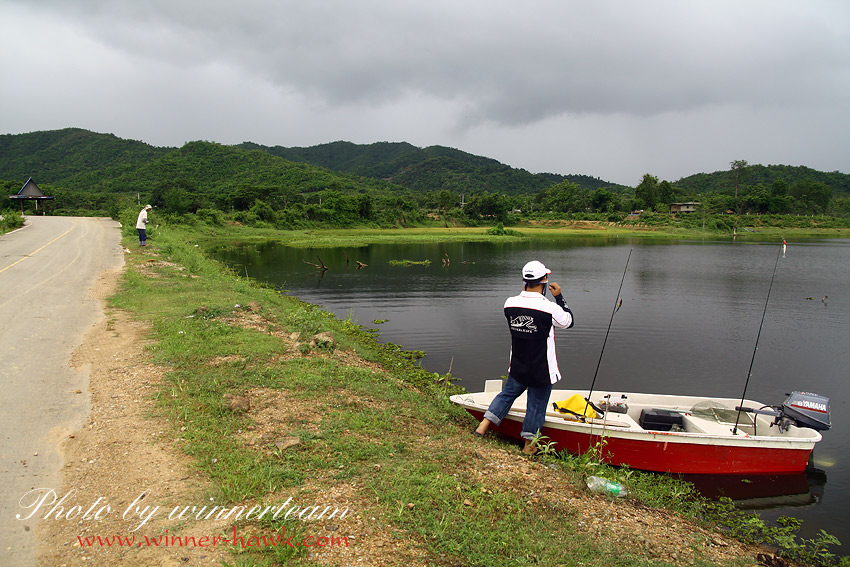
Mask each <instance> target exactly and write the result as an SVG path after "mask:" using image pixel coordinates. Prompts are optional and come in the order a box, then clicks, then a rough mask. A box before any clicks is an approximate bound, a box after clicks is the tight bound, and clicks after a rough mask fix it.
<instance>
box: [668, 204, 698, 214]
mask: <svg viewBox="0 0 850 567" xmlns="http://www.w3.org/2000/svg"><path fill="white" fill-rule="evenodd" d="M698 206H699V203H670V214H676V213H695V212H696V210H697V207H698Z"/></svg>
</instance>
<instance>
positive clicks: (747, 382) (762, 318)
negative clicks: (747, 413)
mask: <svg viewBox="0 0 850 567" xmlns="http://www.w3.org/2000/svg"><path fill="white" fill-rule="evenodd" d="M784 250H785V241H784V240H783V241H782V246H780V247H779V252H777V253H776V263H775V264H773V275H772V276H770V285H769V286H768V287H767V297H766V298H765V300H764V311H762V314H761V323H760V324H759V332H758V334H757V335H756V346H755V347H754V348H753V357H752V358H751V359H750V369H749V370H747V381H746V382H744V392H743V393H742V394H741V405H739V406H738V415H737V416H736V417H735V427H733V428H732V435H737V433H738V422H739V421H740V419H741V411H742V408H743V406H744V398H746V397H747V387H748V386H749V385H750V376H752V374H753V363H754V362H755V360H756V351H757V350H758V348H759V339H760V338H761V329H762V327H764V316H765V315H766V314H767V302H768V301H770V290H771V289H773V279H774V278H775V277H776V266H778V265H779V256H780V255H781V254H782V252H783V251H784Z"/></svg>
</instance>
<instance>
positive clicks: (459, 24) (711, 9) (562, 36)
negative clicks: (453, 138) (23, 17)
mask: <svg viewBox="0 0 850 567" xmlns="http://www.w3.org/2000/svg"><path fill="white" fill-rule="evenodd" d="M37 6H38V7H39V8H40V9H43V10H45V9H47V8H48V7H49V6H50V7H51V10H54V11H56V12H58V13H61V14H62V17H63V18H67V19H68V20H70V21H73V22H75V23H76V24H77V25H79V26H81V27H83V28H84V29H85V30H86V31H87V33H89V34H91V35H92V36H94V37H96V38H97V39H98V40H99V41H102V42H104V43H105V44H107V45H109V46H111V47H113V48H117V49H121V50H124V51H126V52H127V53H129V54H132V55H134V56H143V57H146V58H151V59H154V60H157V61H160V62H162V63H163V64H168V65H178V66H187V65H188V66H200V65H204V64H209V63H212V62H218V61H224V62H228V63H229V64H232V65H234V66H237V67H239V68H242V69H244V70H245V71H246V72H247V73H248V74H249V75H251V76H255V77H258V78H263V79H265V80H268V81H271V82H272V83H274V84H275V85H278V86H279V87H281V88H284V89H287V90H293V91H297V92H301V93H303V94H305V95H306V96H309V97H318V98H319V99H320V100H322V101H325V102H327V103H328V104H329V105H338V104H343V105H353V104H368V105H380V104H383V103H385V102H387V101H392V100H396V99H398V98H401V97H404V96H406V95H408V94H409V93H411V92H418V93H423V94H425V95H427V96H431V97H436V98H439V99H445V100H451V101H460V102H462V103H463V104H465V105H467V107H468V116H471V117H472V119H473V120H483V121H492V122H495V123H500V124H522V123H526V122H533V121H537V120H541V119H544V118H547V117H550V116H554V115H558V114H562V113H574V114H583V113H591V114H609V113H625V114H634V115H651V114H656V113H660V112H668V111H675V110H680V111H681V110H688V109H693V108H699V107H702V106H705V105H718V104H745V105H748V104H750V105H765V104H768V105H770V104H777V105H785V104H792V103H794V101H796V100H798V99H799V97H801V96H805V97H807V98H813V99H817V98H818V96H817V95H814V96H813V93H811V92H809V90H808V89H809V87H808V85H810V84H812V83H813V82H814V83H815V84H818V85H819V86H820V88H822V89H823V90H822V92H821V93H820V94H821V95H822V96H824V97H827V98H828V97H829V96H830V94H831V93H835V92H838V91H840V90H842V88H841V87H842V85H840V82H841V81H842V80H843V82H845V84H844V85H843V88H844V89H846V76H845V77H841V73H842V72H843V73H846V72H847V71H848V69H850V67H848V53H850V50H848V43H847V42H848V40H847V33H846V32H844V31H843V29H842V25H841V24H840V22H839V21H837V18H836V14H835V13H833V14H832V15H828V14H823V13H819V12H818V10H816V9H812V6H815V7H816V6H817V3H815V4H814V5H812V4H809V3H783V2H764V3H760V2H748V3H717V2H686V3H683V2H625V1H624V2H601V3H599V2H597V3H564V2H528V3H517V2H499V1H492V0H488V1H479V2H454V1H452V2H417V3H410V2H375V1H371V2H369V1H359V2H327V1H326V2H321V1H318V2H277V1H273V0H268V1H263V0H253V1H245V2H239V3H234V2H216V1H203V2H179V1H178V2H175V1H173V0H172V1H153V2H135V1H134V2H115V1H111V0H110V1H106V0H104V1H97V2H96V1H90V2H64V1H63V2H54V3H52V4H51V3H49V2H39V3H37ZM722 6H726V7H727V8H733V9H729V10H724V9H722ZM837 11H838V12H839V13H843V15H850V10H848V9H841V8H840V7H839V8H838V10H837ZM846 21H850V19H845V20H844V22H846Z"/></svg>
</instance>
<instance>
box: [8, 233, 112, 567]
mask: <svg viewBox="0 0 850 567" xmlns="http://www.w3.org/2000/svg"><path fill="white" fill-rule="evenodd" d="M123 261H124V260H123V255H122V253H121V248H120V231H119V229H118V223H116V222H115V221H112V220H109V219H98V218H80V217H29V219H28V221H27V225H26V226H24V228H22V229H20V230H18V231H15V232H11V233H8V234H5V235H2V236H0V408H2V409H0V564H1V565H16V566H23V567H28V566H31V565H35V564H36V563H35V553H34V546H35V524H34V523H33V522H32V521H31V520H27V521H19V520H17V519H16V517H15V516H16V514H18V513H20V512H24V511H23V510H21V509H20V507H19V500H20V498H21V496H22V495H24V494H25V493H26V492H27V491H29V490H31V489H33V488H40V487H54V488H56V489H57V491H58V489H59V488H60V486H59V482H60V475H59V471H60V469H61V467H62V461H61V457H60V454H59V452H58V450H57V447H58V443H59V442H60V441H61V439H62V437H63V434H62V432H65V434H67V432H70V431H73V430H76V429H79V428H80V427H81V426H82V425H83V424H84V422H85V418H86V417H87V415H88V413H89V411H90V407H89V400H88V377H87V375H86V374H85V373H84V372H81V371H76V370H74V369H72V368H71V367H70V366H69V361H70V358H71V353H72V352H73V351H74V349H75V348H76V347H77V346H79V345H80V343H81V342H82V339H83V335H84V334H85V332H86V331H87V330H88V329H89V328H90V327H91V326H92V325H93V324H94V323H95V322H96V321H97V320H98V318H99V317H103V312H102V310H101V306H100V304H99V303H98V301H96V300H94V299H92V298H91V297H90V296H89V293H90V290H91V287H92V285H93V284H94V282H95V280H96V278H97V275H98V274H99V273H100V272H101V271H103V270H107V269H112V268H117V267H119V266H121V264H122V263H123ZM77 391H81V392H82V393H81V394H77V393H76V392H77Z"/></svg>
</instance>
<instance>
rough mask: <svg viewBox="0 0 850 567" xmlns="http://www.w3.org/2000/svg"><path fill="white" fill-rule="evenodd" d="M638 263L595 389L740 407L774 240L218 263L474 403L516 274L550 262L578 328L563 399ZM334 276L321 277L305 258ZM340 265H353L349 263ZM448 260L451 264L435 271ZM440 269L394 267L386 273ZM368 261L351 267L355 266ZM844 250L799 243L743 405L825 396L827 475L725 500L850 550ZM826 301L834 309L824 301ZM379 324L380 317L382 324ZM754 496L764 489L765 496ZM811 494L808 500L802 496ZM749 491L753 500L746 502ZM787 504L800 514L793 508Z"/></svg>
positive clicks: (777, 286) (770, 313)
mask: <svg viewBox="0 0 850 567" xmlns="http://www.w3.org/2000/svg"><path fill="white" fill-rule="evenodd" d="M630 249H631V250H632V255H631V260H630V262H629V267H628V271H627V272H626V276H625V281H624V283H623V290H622V294H621V297H622V298H623V306H622V308H621V309H620V310H619V312H618V313H617V315H616V316H615V318H614V321H613V324H612V326H611V331H610V335H609V337H608V342H607V345H606V346H605V352H604V357H603V359H602V364H601V367H600V369H599V375H598V378H597V382H596V386H595V388H596V389H610V390H620V391H645V392H664V393H674V394H686V395H706V396H724V397H740V396H741V394H742V392H743V388H744V383H745V381H746V378H747V370H748V368H749V365H750V360H751V358H752V356H753V352H754V347H755V341H756V336H757V335H758V331H759V323H760V321H761V318H762V313H763V311H764V305H765V299H766V296H767V291H768V287H769V284H770V279H771V274H772V273H773V267H774V264H775V262H776V259H777V256H778V253H779V245H778V244H776V243H731V242H730V243H725V242H724V243H719V242H708V243H700V242H682V241H659V242H646V241H644V240H641V241H635V242H631V241H628V240H623V239H619V240H611V241H607V240H602V239H596V238H593V239H569V240H567V239H557V240H552V241H544V240H535V241H531V242H523V243H514V244H501V245H499V244H482V243H463V244H434V245H421V244H420V245H374V246H369V247H362V248H346V249H342V248H337V249H317V250H309V249H307V250H305V249H290V248H286V247H283V246H278V245H275V244H274V243H269V244H265V245H261V246H251V247H239V246H234V245H230V246H227V247H221V248H218V249H216V250H215V251H214V253H215V255H216V256H217V257H219V258H220V259H222V260H223V261H225V262H226V263H228V264H229V265H231V266H233V267H234V268H235V269H237V270H239V272H240V273H245V271H246V270H247V273H248V275H250V276H251V277H254V278H257V279H260V280H263V281H267V282H271V283H274V284H276V285H279V286H280V287H281V288H283V289H286V290H288V291H289V292H290V293H291V294H292V295H296V296H298V297H300V298H302V299H304V300H306V301H309V302H312V303H318V304H320V305H323V306H325V307H326V308H327V309H329V310H331V311H333V312H334V313H336V314H337V315H338V316H340V317H346V316H351V317H352V318H353V319H355V320H356V321H358V322H359V323H361V324H363V325H366V326H369V327H378V328H379V329H380V330H381V336H382V338H383V340H388V341H392V342H395V343H397V344H401V345H404V346H405V347H406V348H410V349H416V350H423V351H425V352H427V353H428V354H427V356H426V358H425V359H424V360H423V365H424V366H425V367H426V368H428V369H429V370H432V371H435V372H440V373H445V372H447V371H448V370H449V369H450V368H451V372H452V374H453V375H454V376H456V377H459V378H460V379H461V380H460V382H459V383H460V384H461V385H462V386H464V387H465V388H467V389H468V390H471V391H475V390H478V389H480V388H481V387H482V386H483V383H484V381H485V380H487V379H490V378H498V377H500V376H502V375H504V374H506V373H507V365H508V349H509V347H510V337H509V334H508V330H507V326H506V323H505V319H504V316H503V314H502V304H503V302H504V300H505V298H506V297H507V296H509V295H515V294H516V293H518V292H519V291H520V289H521V278H520V276H519V271H520V268H521V267H522V265H523V264H525V262H527V261H528V260H532V259H537V260H541V261H542V262H543V263H545V264H546V266H548V267H549V268H550V269H552V270H553V274H552V275H551V276H550V280H551V281H556V282H558V283H560V284H561V286H562V288H563V290H564V297H565V299H566V300H567V303H568V305H569V306H570V307H571V308H572V310H573V313H574V315H575V319H576V324H575V327H574V328H572V329H569V330H564V331H562V332H560V333H559V334H558V338H557V344H558V360H559V363H560V367H561V371H562V373H563V375H564V381H563V382H562V384H563V385H564V386H563V387H576V388H588V387H589V386H590V384H591V382H592V380H593V374H594V370H595V368H596V364H597V361H598V360H599V356H600V350H601V348H602V344H603V340H604V337H605V331H606V328H607V327H608V323H609V319H610V316H611V310H612V307H613V305H614V303H615V301H616V295H617V288H618V286H619V284H620V280H621V278H622V277H623V271H624V268H625V266H626V259H627V257H628V255H629V250H630ZM317 255H318V256H321V259H322V261H323V262H324V263H325V264H326V265H327V266H328V267H329V268H330V269H329V270H328V271H327V272H325V273H324V275H321V274H320V273H319V272H318V271H317V270H316V269H315V268H313V267H312V266H309V265H307V264H305V263H304V261H305V260H306V261H308V262H313V263H318V260H317ZM346 255H347V256H348V258H349V260H350V261H349V264H348V266H346ZM445 255H448V257H449V258H450V260H451V263H450V265H448V266H443V265H442V263H441V258H443V257H444V256H445ZM401 259H409V260H431V264H430V265H429V266H418V265H413V266H391V265H390V264H389V261H390V260H401ZM356 260H360V261H361V262H364V263H366V264H368V266H367V267H366V268H363V269H360V270H357V269H355V267H354V265H355V261H356ZM848 282H850V241H847V240H819V241H808V242H799V243H797V242H791V243H789V246H788V250H787V253H786V255H785V257H782V258H780V259H779V264H778V267H777V270H776V278H775V281H774V283H773V288H772V291H771V294H770V301H769V304H768V308H767V313H766V317H765V321H764V327H763V329H762V332H761V339H760V341H759V345H758V350H757V353H756V358H755V364H754V366H753V373H752V377H751V379H750V384H749V389H748V390H747V397H748V398H750V399H755V400H759V401H762V402H764V403H767V404H778V403H781V402H782V401H783V400H784V399H785V393H786V392H790V391H791V390H807V391H812V392H817V393H820V394H823V395H826V396H829V397H830V399H831V412H832V424H833V426H832V429H831V430H830V431H827V432H825V434H824V440H823V441H822V442H821V443H819V444H818V446H817V448H816V450H815V465H816V466H817V468H818V469H820V470H821V471H823V474H821V475H816V476H812V477H810V478H808V479H806V478H805V477H803V478H802V479H800V478H794V479H781V481H782V482H785V483H788V484H790V485H792V486H790V487H789V488H788V489H787V490H786V491H787V492H794V493H802V494H795V496H793V497H787V498H781V499H779V504H780V505H779V506H778V507H777V506H776V503H777V500H776V499H772V500H767V499H765V498H762V497H764V496H766V495H767V494H769V493H771V492H776V490H774V489H775V488H776V486H777V485H779V484H781V482H780V480H779V479H768V480H767V481H766V482H763V483H750V482H741V479H732V480H731V484H729V483H727V485H726V486H724V487H721V490H723V491H724V492H725V493H727V494H730V495H733V496H735V497H736V498H744V497H749V498H753V501H752V504H753V505H754V506H760V505H761V506H763V505H766V504H771V505H772V508H771V509H770V510H769V511H766V512H762V514H763V515H764V516H765V517H768V518H774V517H776V516H779V515H782V514H787V515H792V516H795V517H798V518H801V519H803V520H804V524H803V533H804V534H805V535H807V536H813V535H814V534H816V533H817V531H818V530H819V529H825V530H826V531H828V532H829V533H831V534H833V535H835V536H837V537H838V538H839V539H841V540H842V541H843V542H844V544H845V545H844V547H845V548H846V547H847V546H848V545H850V526H848V525H847V522H846V521H845V519H846V508H847V506H848V505H850V460H848V458H847V455H848V452H850V436H848V433H850V424H848V420H847V419H846V410H847V407H848V401H850V385H848V382H847V380H846V377H847V369H848V368H850V295H848ZM825 297H826V299H824V298H825ZM375 319H386V320H388V321H387V322H386V323H383V324H380V325H376V324H373V323H372V321H373V320H375ZM757 484H758V486H757ZM801 484H802V488H801V487H800V485H801ZM742 487H743V489H744V490H741V489H742ZM791 506H793V507H791Z"/></svg>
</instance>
